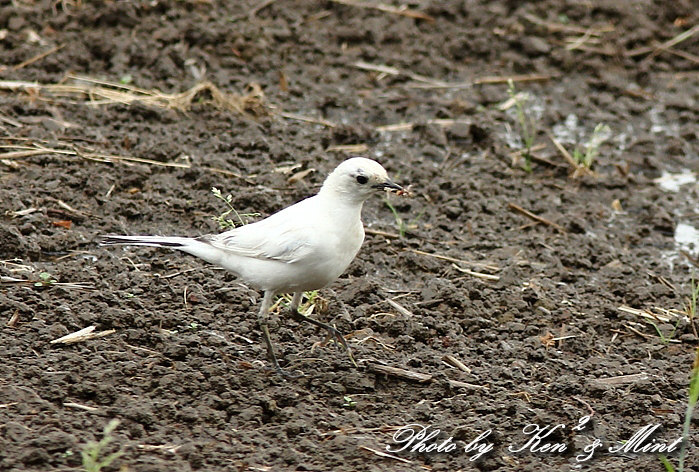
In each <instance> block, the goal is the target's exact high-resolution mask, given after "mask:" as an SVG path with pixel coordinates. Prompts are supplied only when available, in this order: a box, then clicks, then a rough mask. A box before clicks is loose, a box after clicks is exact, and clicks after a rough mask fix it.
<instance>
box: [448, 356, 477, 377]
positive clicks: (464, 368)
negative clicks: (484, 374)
mask: <svg viewBox="0 0 699 472" xmlns="http://www.w3.org/2000/svg"><path fill="white" fill-rule="evenodd" d="M442 360H443V361H444V362H445V363H446V364H448V365H450V366H452V367H456V368H457V369H459V370H460V371H462V372H466V373H467V374H470V373H471V369H469V368H468V367H467V366H466V364H464V363H463V362H461V361H460V360H459V359H457V358H456V357H454V356H452V355H451V354H445V355H444V356H443V357H442Z"/></svg>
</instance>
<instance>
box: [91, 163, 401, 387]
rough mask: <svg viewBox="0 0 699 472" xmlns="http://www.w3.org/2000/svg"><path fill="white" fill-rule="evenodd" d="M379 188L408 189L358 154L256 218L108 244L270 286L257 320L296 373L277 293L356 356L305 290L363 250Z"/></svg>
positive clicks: (333, 277) (255, 285)
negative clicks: (280, 340)
mask: <svg viewBox="0 0 699 472" xmlns="http://www.w3.org/2000/svg"><path fill="white" fill-rule="evenodd" d="M377 190H389V191H402V190H403V189H402V187H401V186H400V185H397V184H395V183H394V182H392V181H391V180H390V179H389V178H388V174H387V173H386V169H384V168H383V167H382V166H381V164H379V163H378V162H376V161H373V160H371V159H366V158H362V157H354V158H351V159H348V160H346V161H344V162H343V163H342V164H340V165H339V166H337V168H336V169H335V170H334V171H333V172H332V173H331V174H330V175H329V176H328V177H327V178H326V179H325V182H324V183H323V186H322V187H321V189H320V191H319V192H318V194H317V195H314V196H312V197H310V198H307V199H305V200H302V201H300V202H298V203H296V204H294V205H291V206H289V207H287V208H285V209H283V210H281V211H279V212H278V213H275V214H273V215H271V216H269V217H268V218H265V219H263V220H261V221H258V222H256V223H251V224H248V225H244V226H240V227H238V228H235V229H232V230H230V231H226V232H224V233H220V234H215V235H205V236H200V237H198V238H184V237H166V236H105V237H104V239H103V241H102V244H107V245H110V244H131V245H140V246H162V247H170V248H173V249H177V250H180V251H183V252H186V253H188V254H191V255H193V256H196V257H199V258H201V259H204V260H205V261H207V262H210V263H211V264H215V265H218V266H220V267H223V268H224V269H226V270H228V271H229V272H232V273H233V274H235V275H236V276H238V278H240V279H241V280H242V281H243V282H244V283H246V284H247V285H249V286H251V287H253V288H256V289H258V290H263V291H264V296H263V298H262V306H261V307H260V312H259V315H258V321H259V324H260V329H261V330H262V334H263V336H264V340H265V344H266V345H267V353H268V355H269V358H270V359H271V361H272V363H273V364H274V367H275V369H276V370H277V372H279V373H280V374H281V375H285V376H292V374H290V373H289V372H287V371H284V370H283V369H282V368H281V367H280V366H279V362H278V361H277V357H276V355H275V354H274V348H273V347H272V341H271V339H270V336H269V328H268V326H267V320H268V315H269V310H270V307H271V306H272V302H273V300H274V297H275V296H276V295H277V294H280V293H293V294H294V295H293V298H292V301H291V313H292V314H293V315H294V316H295V317H297V318H300V319H302V320H303V321H307V322H310V323H312V324H314V325H316V326H319V327H321V328H323V329H325V330H327V331H328V338H329V339H334V340H336V341H337V342H339V343H340V344H341V345H342V346H343V347H344V348H345V350H347V352H348V354H349V355H350V359H352V356H351V353H350V351H349V347H348V346H347V342H346V341H345V338H344V337H343V336H342V334H340V332H339V331H338V330H337V329H336V328H335V327H333V326H330V325H328V324H325V323H322V322H320V321H318V320H314V319H312V318H310V317H307V316H305V315H302V314H300V313H299V312H298V307H299V304H300V303H301V298H302V297H303V292H305V291H309V290H318V289H320V288H323V287H325V286H327V285H328V284H330V283H332V282H333V281H335V280H336V279H337V278H338V277H339V276H340V275H341V274H342V273H343V272H344V271H345V269H347V267H348V266H349V265H350V263H351V262H352V260H353V259H354V257H355V256H356V255H357V253H358V252H359V249H360V247H361V246H362V242H363V241H364V225H363V224H362V220H361V212H362V206H363V204H364V202H365V201H366V200H367V199H368V198H369V197H370V196H371V195H372V194H374V193H376V191H377ZM352 361H353V362H354V359H352Z"/></svg>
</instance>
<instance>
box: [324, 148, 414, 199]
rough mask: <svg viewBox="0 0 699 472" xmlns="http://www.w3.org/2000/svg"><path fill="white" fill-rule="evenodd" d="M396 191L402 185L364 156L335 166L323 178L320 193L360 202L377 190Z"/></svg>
mask: <svg viewBox="0 0 699 472" xmlns="http://www.w3.org/2000/svg"><path fill="white" fill-rule="evenodd" d="M385 190H389V191H398V190H403V187H401V186H400V185H398V184H396V183H394V182H393V181H392V180H391V179H389V178H388V174H387V173H386V169H384V168H383V166H382V165H381V164H379V163H378V162H376V161H373V160H371V159H367V158H365V157H353V158H351V159H347V160H346V161H344V162H343V163H342V164H340V165H339V166H337V167H336V168H335V170H334V171H332V173H331V174H330V175H329V176H328V177H327V178H326V179H325V182H324V183H323V188H321V189H320V193H321V194H322V193H335V194H338V195H340V196H342V198H343V199H346V200H348V201H351V202H357V203H362V202H364V201H365V200H366V199H367V198H369V197H370V196H371V195H372V194H374V193H376V192H377V191H385Z"/></svg>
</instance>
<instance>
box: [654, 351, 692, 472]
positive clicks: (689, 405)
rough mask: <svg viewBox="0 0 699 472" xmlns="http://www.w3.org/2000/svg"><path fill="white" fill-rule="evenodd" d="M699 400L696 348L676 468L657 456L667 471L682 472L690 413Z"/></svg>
mask: <svg viewBox="0 0 699 472" xmlns="http://www.w3.org/2000/svg"><path fill="white" fill-rule="evenodd" d="M697 402H699V348H697V350H696V355H695V357H694V364H693V365H692V373H691V375H690V379H689V398H688V399H687V411H686V412H685V415H684V427H683V428H682V446H681V447H680V456H679V459H678V463H677V469H675V468H674V467H673V465H672V464H671V463H670V461H669V460H668V458H667V457H665V455H663V454H661V455H660V456H658V458H659V459H660V462H662V463H663V465H664V466H665V470H667V472H675V470H676V471H677V472H684V460H685V457H686V456H687V443H688V442H689V427H690V423H691V422H692V414H693V413H694V408H695V407H696V406H697Z"/></svg>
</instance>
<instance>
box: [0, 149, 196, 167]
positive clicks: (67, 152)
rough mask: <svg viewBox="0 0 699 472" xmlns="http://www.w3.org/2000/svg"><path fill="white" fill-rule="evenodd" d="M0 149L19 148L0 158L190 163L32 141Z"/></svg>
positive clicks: (172, 165)
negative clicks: (76, 158)
mask: <svg viewBox="0 0 699 472" xmlns="http://www.w3.org/2000/svg"><path fill="white" fill-rule="evenodd" d="M58 144H60V145H63V146H70V144H68V143H61V142H59V143H58ZM0 149H19V150H18V151H8V152H5V153H1V154H0V159H22V158H25V157H31V156H40V155H46V154H58V155H63V156H74V157H80V158H83V159H87V160H89V161H96V162H104V163H115V162H125V163H136V164H148V165H153V166H163V167H178V168H183V169H189V168H190V167H191V165H190V164H185V163H179V162H160V161H154V160H152V159H144V158H142V157H133V156H116V155H111V154H100V153H95V152H88V151H87V150H81V149H78V148H75V147H73V148H71V149H59V148H48V147H45V146H43V145H41V144H38V143H33V144H32V146H17V145H0Z"/></svg>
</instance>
